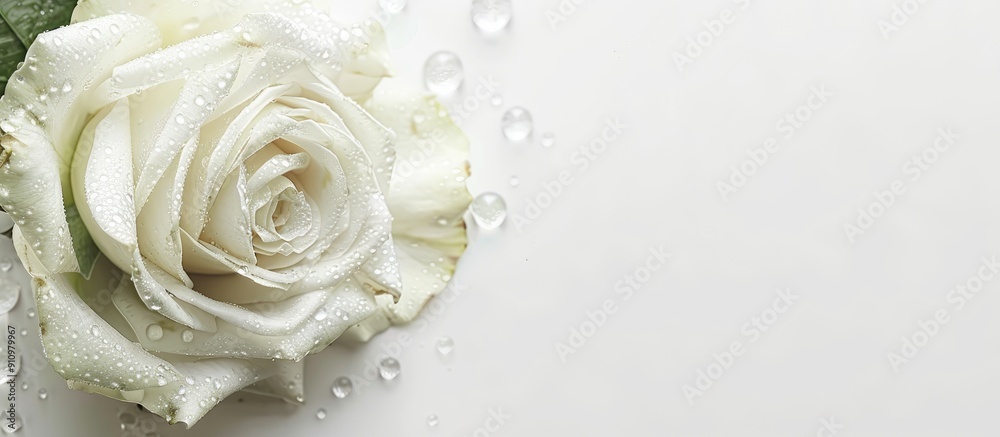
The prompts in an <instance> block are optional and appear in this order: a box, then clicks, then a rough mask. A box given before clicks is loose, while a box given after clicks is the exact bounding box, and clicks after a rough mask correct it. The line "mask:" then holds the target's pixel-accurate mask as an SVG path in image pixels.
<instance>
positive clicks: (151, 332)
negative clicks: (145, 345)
mask: <svg viewBox="0 0 1000 437" xmlns="http://www.w3.org/2000/svg"><path fill="white" fill-rule="evenodd" d="M146 337H148V338H149V339H150V340H153V341H157V340H159V339H161V338H163V327H161V326H160V325H158V324H156V323H153V324H151V325H149V326H147V327H146Z"/></svg>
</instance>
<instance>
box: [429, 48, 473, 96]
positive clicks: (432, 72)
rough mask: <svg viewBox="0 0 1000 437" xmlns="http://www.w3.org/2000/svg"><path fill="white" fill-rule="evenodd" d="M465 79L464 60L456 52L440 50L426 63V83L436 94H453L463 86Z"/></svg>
mask: <svg viewBox="0 0 1000 437" xmlns="http://www.w3.org/2000/svg"><path fill="white" fill-rule="evenodd" d="M463 80H465V72H464V71H463V69H462V61H461V60H459V59H458V56H455V54H454V53H451V52H447V51H440V52H437V53H435V54H433V55H431V56H430V57H429V58H427V62H426V63H424V84H425V85H426V86H427V89H428V90H430V91H431V92H433V93H435V94H441V95H446V94H451V93H453V92H455V91H456V90H458V88H459V87H460V86H462V81H463Z"/></svg>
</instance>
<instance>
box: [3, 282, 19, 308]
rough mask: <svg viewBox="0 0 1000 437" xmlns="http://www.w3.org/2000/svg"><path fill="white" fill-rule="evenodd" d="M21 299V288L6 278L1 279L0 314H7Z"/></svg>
mask: <svg viewBox="0 0 1000 437" xmlns="http://www.w3.org/2000/svg"><path fill="white" fill-rule="evenodd" d="M19 297H21V286H20V285H18V283H17V282H14V281H12V280H10V279H7V278H5V277H0V314H6V313H8V312H10V310H12V309H14V305H17V299H18V298H19Z"/></svg>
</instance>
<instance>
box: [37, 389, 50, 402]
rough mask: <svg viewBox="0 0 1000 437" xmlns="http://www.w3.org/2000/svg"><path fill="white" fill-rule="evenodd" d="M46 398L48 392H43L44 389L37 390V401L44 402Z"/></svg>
mask: <svg viewBox="0 0 1000 437" xmlns="http://www.w3.org/2000/svg"><path fill="white" fill-rule="evenodd" d="M48 398H49V392H48V390H45V389H44V388H40V389H38V399H41V400H43V401H44V400H46V399H48Z"/></svg>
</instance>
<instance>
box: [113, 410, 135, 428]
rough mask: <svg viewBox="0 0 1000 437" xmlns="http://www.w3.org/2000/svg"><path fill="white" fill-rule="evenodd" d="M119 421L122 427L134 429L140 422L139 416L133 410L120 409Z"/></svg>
mask: <svg viewBox="0 0 1000 437" xmlns="http://www.w3.org/2000/svg"><path fill="white" fill-rule="evenodd" d="M118 423H120V424H121V428H122V429H132V428H135V425H136V424H138V423H139V417H138V416H136V415H135V414H134V413H132V412H131V411H124V410H123V411H119V412H118Z"/></svg>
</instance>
